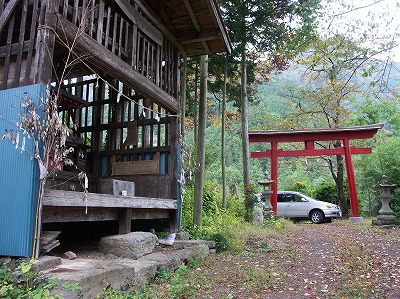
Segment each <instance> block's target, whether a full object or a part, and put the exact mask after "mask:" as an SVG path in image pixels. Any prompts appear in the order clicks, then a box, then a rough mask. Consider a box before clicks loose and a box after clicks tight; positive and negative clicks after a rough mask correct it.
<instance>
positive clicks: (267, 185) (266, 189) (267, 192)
mask: <svg viewBox="0 0 400 299" xmlns="http://www.w3.org/2000/svg"><path fill="white" fill-rule="evenodd" d="M273 183H275V181H274V180H270V179H268V177H267V176H265V178H264V179H263V180H261V181H258V184H259V185H261V186H262V187H263V191H261V194H262V195H263V197H264V198H265V204H264V208H265V209H266V210H267V213H266V215H268V216H270V215H272V205H271V195H272V191H271V185H272V184H273Z"/></svg>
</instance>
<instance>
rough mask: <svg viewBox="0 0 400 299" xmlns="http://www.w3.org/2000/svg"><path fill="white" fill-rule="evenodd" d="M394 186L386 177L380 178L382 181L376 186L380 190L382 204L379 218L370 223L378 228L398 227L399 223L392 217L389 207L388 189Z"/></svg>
mask: <svg viewBox="0 0 400 299" xmlns="http://www.w3.org/2000/svg"><path fill="white" fill-rule="evenodd" d="M395 186H396V184H390V183H389V180H388V177H387V176H385V175H384V176H382V181H381V183H380V184H378V185H377V187H378V188H380V199H381V202H382V207H381V209H380V210H379V212H378V213H379V216H378V217H377V219H376V220H373V221H372V224H374V225H378V226H387V225H389V226H393V225H399V224H400V221H399V220H397V219H396V217H395V216H394V215H393V214H394V213H393V211H392V209H391V208H390V206H389V203H390V199H391V195H390V189H391V188H393V187H395Z"/></svg>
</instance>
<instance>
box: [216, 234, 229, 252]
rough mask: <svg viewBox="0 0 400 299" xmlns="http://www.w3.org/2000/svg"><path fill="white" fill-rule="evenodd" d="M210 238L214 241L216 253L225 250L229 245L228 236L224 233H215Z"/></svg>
mask: <svg viewBox="0 0 400 299" xmlns="http://www.w3.org/2000/svg"><path fill="white" fill-rule="evenodd" d="M211 240H212V241H215V244H216V250H217V253H220V252H223V251H226V250H228V249H229V247H230V243H231V242H230V241H229V237H227V236H226V235H225V234H224V233H217V234H214V235H212V236H211Z"/></svg>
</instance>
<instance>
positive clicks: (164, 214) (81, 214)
mask: <svg viewBox="0 0 400 299" xmlns="http://www.w3.org/2000/svg"><path fill="white" fill-rule="evenodd" d="M177 210H178V201H177V200H176V199H162V198H151V197H139V196H122V195H112V194H101V193H90V192H89V193H87V197H86V199H85V197H84V194H83V193H82V192H78V191H65V190H51V189H48V190H46V191H45V195H44V198H43V217H42V222H43V223H53V222H79V221H109V220H118V221H119V233H120V234H124V233H128V232H130V231H131V221H132V220H135V219H170V220H171V222H170V229H171V231H175V230H176V227H177V223H175V221H174V220H175V219H177V217H176V215H177Z"/></svg>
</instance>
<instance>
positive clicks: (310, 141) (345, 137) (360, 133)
mask: <svg viewBox="0 0 400 299" xmlns="http://www.w3.org/2000/svg"><path fill="white" fill-rule="evenodd" d="M381 128H383V124H374V125H368V126H358V127H348V128H334V129H310V130H284V131H249V142H269V143H271V149H270V150H266V151H264V152H252V153H251V157H252V158H271V180H273V181H275V183H273V184H272V186H271V191H272V192H273V193H272V196H271V205H272V208H273V211H274V213H275V214H276V212H277V203H278V194H277V192H278V158H279V157H305V156H330V155H344V156H345V161H346V170H347V179H348V183H349V192H350V206H351V212H352V216H353V217H360V211H359V208H358V197H357V187H356V179H355V176H354V166H353V160H352V155H353V154H371V153H372V149H371V148H357V147H355V146H350V140H351V139H368V138H372V137H373V136H374V135H375V134H376V132H377V131H378V129H381ZM328 140H330V141H335V140H341V141H343V146H341V147H337V148H334V149H316V148H315V142H316V141H328ZM279 142H304V146H305V149H302V150H289V151H288V150H282V149H278V143H279Z"/></svg>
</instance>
